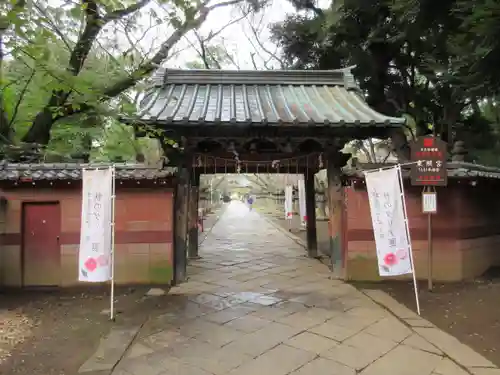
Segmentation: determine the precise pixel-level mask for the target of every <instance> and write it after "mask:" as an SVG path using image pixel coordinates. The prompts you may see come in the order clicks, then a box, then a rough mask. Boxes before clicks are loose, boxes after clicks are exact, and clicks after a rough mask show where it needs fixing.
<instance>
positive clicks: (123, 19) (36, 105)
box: [0, 0, 259, 159]
mask: <svg viewBox="0 0 500 375" xmlns="http://www.w3.org/2000/svg"><path fill="white" fill-rule="evenodd" d="M245 1H246V0H237V1H235V2H228V3H220V4H214V5H207V3H206V2H201V1H198V0H196V1H188V0H159V1H156V2H154V6H152V7H149V5H150V4H153V2H152V1H150V0H138V1H134V0H78V1H72V2H71V1H63V2H56V3H50V2H46V1H26V0H8V1H6V2H5V1H3V2H0V134H1V135H2V136H1V137H0V145H1V146H2V155H3V156H5V152H4V150H3V149H6V148H8V147H11V148H19V147H18V146H19V144H20V143H27V144H29V145H30V149H33V150H45V151H46V155H45V158H46V159H47V158H52V159H57V158H68V157H72V156H73V155H75V157H77V156H78V157H80V156H81V157H84V158H85V157H88V154H89V152H90V151H91V148H92V147H93V144H94V143H95V142H93V140H94V139H95V137H96V136H98V134H101V135H100V137H101V138H102V132H103V124H107V125H106V126H105V127H104V128H105V130H106V131H105V133H106V134H108V133H109V134H110V136H115V135H116V134H115V133H114V131H111V132H110V128H109V127H110V126H111V128H113V129H114V127H116V126H117V125H116V124H114V125H109V124H110V123H111V122H113V119H116V118H117V117H118V116H128V117H133V116H134V115H135V110H136V103H135V100H134V99H133V98H132V97H134V96H135V94H136V92H137V91H134V89H135V90H140V89H141V85H143V84H145V83H146V80H147V79H148V77H149V76H150V75H151V74H152V73H153V72H154V71H155V69H156V68H157V67H158V66H160V65H161V64H163V63H164V62H165V61H166V60H167V59H168V57H169V54H170V53H171V51H172V50H173V48H174V47H175V44H176V43H177V42H179V41H180V40H181V39H182V38H183V37H184V36H185V35H186V34H187V33H188V32H190V31H192V30H194V29H197V28H199V27H200V26H201V25H202V24H203V23H204V21H205V20H206V17H207V16H208V14H209V12H211V11H212V10H214V9H215V8H217V7H219V8H220V7H224V6H229V5H230V4H233V5H236V4H237V3H239V2H240V3H241V5H243V3H245ZM250 3H251V4H252V6H258V5H259V3H258V2H257V1H250ZM157 26H169V27H170V34H168V33H167V34H166V33H165V32H164V31H165V29H163V30H162V32H161V39H160V40H155V41H154V44H155V45H154V46H153V45H151V46H150V48H149V51H148V48H147V46H146V47H145V46H144V43H142V45H141V43H140V42H141V41H142V42H144V40H145V39H146V40H147V39H150V38H151V34H149V36H148V37H146V36H147V34H148V32H149V31H151V30H153V29H154V28H155V27H157ZM152 44H153V42H152ZM215 53H218V52H217V51H216V49H215V50H214V51H213V52H210V56H211V55H213V54H215ZM213 61H215V60H213ZM118 133H119V134H121V136H123V137H125V136H127V134H128V133H127V132H123V131H122V132H118ZM118 133H117V134H118ZM146 134H147V135H151V137H156V136H159V135H158V134H156V132H154V133H148V132H147V133H146ZM161 136H162V137H163V135H161ZM113 142H114V144H115V145H116V146H117V147H118V145H120V144H123V145H125V144H127V142H121V143H120V142H116V141H114V140H113V141H110V143H109V142H108V143H109V144H110V145H111V144H113ZM134 142H135V141H134ZM108 143H106V142H104V141H103V140H102V139H101V140H100V143H99V144H100V145H106V144H108ZM132 143H133V142H132ZM146 143H147V142H146ZM138 145H139V144H133V145H128V146H123V147H124V149H123V150H122V151H123V152H121V154H120V152H117V151H116V150H115V149H114V148H113V147H112V146H109V152H110V153H111V154H110V157H111V158H115V157H120V158H121V157H123V158H125V159H130V158H131V156H130V155H131V150H132V149H134V150H135V151H136V152H138V147H139V146H138ZM32 146H33V147H32ZM130 147H131V148H130ZM118 154H120V155H122V154H123V155H122V156H119V155H118ZM58 155H59V156H58ZM99 157H100V158H103V157H105V156H104V154H103V153H102V152H101V153H99Z"/></svg>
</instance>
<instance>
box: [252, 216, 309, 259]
mask: <svg viewBox="0 0 500 375" xmlns="http://www.w3.org/2000/svg"><path fill="white" fill-rule="evenodd" d="M257 213H258V214H259V215H260V216H261V217H262V218H264V219H265V220H267V221H268V222H269V223H271V224H272V225H273V226H274V227H275V228H276V229H278V230H279V231H280V232H281V233H283V234H284V235H286V236H287V237H288V238H290V239H291V240H293V241H295V242H296V243H297V244H298V245H300V246H302V247H303V248H304V249H306V250H307V244H306V243H305V242H304V241H303V240H302V238H300V237H299V236H296V235H295V234H293V233H292V232H290V231H288V230H286V229H285V228H283V227H282V226H281V225H279V224H278V223H276V222H275V221H274V220H273V219H271V218H269V217H267V216H266V215H265V214H261V213H260V212H257Z"/></svg>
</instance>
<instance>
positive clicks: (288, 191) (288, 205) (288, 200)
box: [285, 185, 293, 220]
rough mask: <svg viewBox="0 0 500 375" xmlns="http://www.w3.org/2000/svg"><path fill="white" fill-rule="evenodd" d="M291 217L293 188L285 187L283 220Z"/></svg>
mask: <svg viewBox="0 0 500 375" xmlns="http://www.w3.org/2000/svg"><path fill="white" fill-rule="evenodd" d="M292 217H293V186H290V185H287V186H285V219H289V220H291V219H292Z"/></svg>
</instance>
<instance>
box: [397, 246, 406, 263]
mask: <svg viewBox="0 0 500 375" xmlns="http://www.w3.org/2000/svg"><path fill="white" fill-rule="evenodd" d="M396 256H397V257H398V258H399V259H401V260H403V259H406V257H407V256H408V252H407V251H406V250H403V249H401V250H398V251H396Z"/></svg>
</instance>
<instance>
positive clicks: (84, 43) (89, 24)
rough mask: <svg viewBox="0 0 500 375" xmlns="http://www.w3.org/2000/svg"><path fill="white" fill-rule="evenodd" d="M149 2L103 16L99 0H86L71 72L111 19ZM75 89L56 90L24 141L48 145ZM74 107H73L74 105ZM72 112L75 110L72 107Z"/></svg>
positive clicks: (75, 71)
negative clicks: (56, 112)
mask: <svg viewBox="0 0 500 375" xmlns="http://www.w3.org/2000/svg"><path fill="white" fill-rule="evenodd" d="M148 2H149V0H142V1H140V2H138V3H137V4H134V5H132V6H130V7H128V8H124V9H120V10H116V11H114V12H110V13H109V14H108V15H106V16H105V17H101V15H100V14H99V6H98V3H97V2H96V1H95V0H82V4H83V5H85V7H84V8H85V26H84V29H83V32H82V33H81V35H80V37H79V38H78V40H77V42H76V44H75V47H74V48H73V51H72V52H71V54H70V58H69V62H68V67H67V70H68V72H69V73H70V74H72V75H73V76H75V77H76V76H78V75H79V74H80V72H81V70H82V68H83V64H84V63H85V60H86V59H87V57H88V55H89V53H90V50H91V49H92V46H93V45H94V42H95V41H96V39H97V36H98V35H99V33H100V32H101V30H102V28H103V27H104V26H105V25H106V23H107V22H110V21H112V20H115V19H117V18H118V17H125V16H127V15H129V14H131V13H132V12H134V11H136V10H138V9H140V8H141V7H143V6H145V5H146V4H147V3H148ZM71 92H72V90H57V91H53V92H52V95H51V97H50V99H49V101H48V102H47V104H46V106H45V107H44V108H43V110H42V111H41V112H39V113H38V114H37V115H36V117H35V119H34V121H33V123H32V125H31V127H30V129H29V130H28V131H27V132H26V134H25V135H24V137H23V141H24V142H27V143H40V144H47V143H48V142H49V140H50V130H51V128H52V125H53V124H54V122H55V121H57V119H58V117H54V116H53V112H54V109H56V110H57V111H58V112H63V114H62V116H61V115H60V116H59V118H61V117H64V116H65V115H66V114H67V111H68V110H67V108H65V104H66V101H67V100H68V98H69V96H70V95H71ZM66 107H67V106H66ZM70 107H71V108H73V107H72V106H70ZM68 114H73V113H71V110H70V111H69V113H68Z"/></svg>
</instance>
